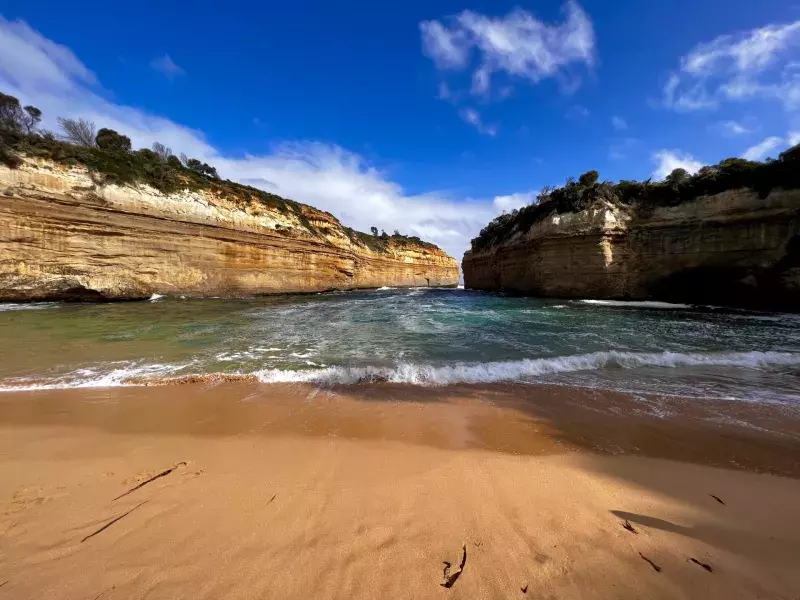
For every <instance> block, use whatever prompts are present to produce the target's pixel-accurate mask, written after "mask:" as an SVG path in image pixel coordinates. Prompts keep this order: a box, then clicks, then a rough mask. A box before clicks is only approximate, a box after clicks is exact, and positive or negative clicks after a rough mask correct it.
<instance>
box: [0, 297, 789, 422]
mask: <svg viewBox="0 0 800 600" xmlns="http://www.w3.org/2000/svg"><path fill="white" fill-rule="evenodd" d="M213 374H224V375H241V376H249V377H250V378H254V379H258V380H260V381H263V382H311V383H315V384H319V385H327V384H358V383H364V382H375V381H389V382H398V383H407V384H413V385H447V384H453V383H495V382H523V383H544V384H554V385H568V386H581V387H592V388H599V389H610V390H621V391H625V392H630V393H633V394H662V395H673V396H688V397H698V398H702V397H709V398H723V399H730V400H738V401H747V402H765V403H780V404H791V405H796V406H800V315H794V314H780V313H756V312H746V311H736V310H727V309H721V308H713V307H694V306H688V305H678V304H667V303H663V302H617V301H594V300H584V301H581V300H572V301H568V300H542V299H534V298H520V297H511V296H505V295H502V294H490V293H480V292H472V291H465V290H462V289H429V288H418V289H389V288H382V289H380V290H374V291H365V292H331V293H322V294H315V295H297V296H275V297H264V298H256V299H246V300H234V299H202V300H201V299H189V298H179V297H154V298H153V299H152V300H151V301H150V302H126V303H114V304H92V305H89V304H84V305H77V304H54V303H53V304H51V303H43V304H0V391H15V390H31V389H56V388H68V387H100V386H120V385H140V384H142V383H156V382H159V381H163V380H165V379H175V378H184V377H187V376H208V375H213Z"/></svg>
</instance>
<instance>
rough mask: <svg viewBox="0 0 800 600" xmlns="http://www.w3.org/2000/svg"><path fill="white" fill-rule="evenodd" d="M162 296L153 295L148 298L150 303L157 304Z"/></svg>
mask: <svg viewBox="0 0 800 600" xmlns="http://www.w3.org/2000/svg"><path fill="white" fill-rule="evenodd" d="M163 297H164V296H163V295H162V294H153V295H152V296H150V302H157V301H159V300H161V299H162V298H163Z"/></svg>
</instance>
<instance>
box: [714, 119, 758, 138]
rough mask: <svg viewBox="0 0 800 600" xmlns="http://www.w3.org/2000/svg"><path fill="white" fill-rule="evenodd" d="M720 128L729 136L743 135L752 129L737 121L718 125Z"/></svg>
mask: <svg viewBox="0 0 800 600" xmlns="http://www.w3.org/2000/svg"><path fill="white" fill-rule="evenodd" d="M720 127H721V128H722V130H723V131H725V132H727V133H728V134H729V135H745V134H748V133H752V132H753V130H752V129H750V128H748V127H746V126H745V125H743V124H742V123H739V122H738V121H725V122H724V123H720Z"/></svg>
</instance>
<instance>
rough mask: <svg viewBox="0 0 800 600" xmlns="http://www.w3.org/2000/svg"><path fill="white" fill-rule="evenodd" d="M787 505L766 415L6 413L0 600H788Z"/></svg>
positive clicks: (581, 405)
mask: <svg viewBox="0 0 800 600" xmlns="http://www.w3.org/2000/svg"><path fill="white" fill-rule="evenodd" d="M720 415H727V416H728V417H730V418H729V419H728V420H727V421H724V420H723V421H720V420H719V419H718V417H719V416H720ZM742 421H746V422H749V423H750V424H749V425H748V426H747V427H745V426H743V425H741V424H739V423H740V422H742ZM798 500H800V418H798V417H797V416H796V415H794V416H792V415H789V416H787V415H786V414H784V413H782V412H781V411H778V410H775V407H769V406H766V407H765V406H764V405H746V404H743V403H724V402H712V401H709V402H702V401H697V400H695V399H690V400H687V399H673V398H657V397H650V398H633V397H630V396H626V395H624V394H618V393H613V392H602V393H600V392H597V391H594V392H589V391H587V390H582V389H580V388H562V387H560V386H551V387H547V386H529V385H512V384H505V385H500V384H495V385H484V386H474V385H473V386H469V385H455V386H445V387H439V388H423V387H419V386H408V385H400V384H360V385H357V386H334V387H332V388H324V389H320V388H317V387H314V386H312V385H307V384H291V385H288V384H258V383H246V382H234V383H230V382H228V383H217V384H210V383H193V384H186V385H180V386H166V387H118V388H89V389H73V390H61V391H38V392H16V393H7V394H2V395H0V556H2V557H3V558H2V560H0V584H3V585H2V587H0V600H2V599H4V598H28V597H47V598H55V599H64V600H67V599H73V598H81V597H87V598H95V597H97V596H98V595H100V597H101V598H103V599H104V600H115V599H117V598H145V597H146V598H149V599H153V598H159V599H167V598H179V597H186V598H189V597H191V598H207V599H209V600H210V599H212V598H223V597H224V598H242V599H244V598H275V599H278V598H281V599H283V598H298V599H299V598H331V599H333V598H337V599H338V598H342V599H344V598H359V599H361V598H363V599H365V600H366V599H373V598H389V597H391V598H408V599H412V598H414V599H419V598H441V597H442V596H443V595H447V596H452V597H453V598H459V599H461V598H463V599H467V598H469V599H474V598H487V599H488V598H501V597H502V598H515V597H519V598H525V597H533V598H552V597H557V598H559V599H574V600H578V599H582V600H583V599H586V598H597V599H598V600H599V599H601V598H609V597H614V598H620V599H624V600H628V599H630V600H633V599H634V598H643V597H647V598H655V599H662V598H663V599H665V600H666V599H667V598H701V597H702V598H720V599H723V598H725V599H727V598H731V597H770V598H787V599H790V598H793V597H794V596H793V594H796V591H797V589H798V588H800V572H798V571H797V569H796V563H797V558H798V555H799V554H800V501H798ZM723 503H724V504H723ZM626 522H627V523H629V524H630V527H631V528H633V529H634V531H635V533H634V532H631V531H630V530H626V528H624V527H623V525H624V524H625V523H626ZM462 547H466V551H465V552H466V554H467V562H466V564H465V566H464V568H463V572H462V573H461V574H460V576H459V577H458V578H457V580H456V581H455V582H454V583H453V585H452V587H451V588H445V587H443V586H442V583H443V582H445V581H446V580H445V579H443V577H442V575H443V565H442V562H443V561H448V562H450V563H451V564H452V565H453V568H452V572H455V571H456V570H457V569H456V566H457V565H458V564H459V562H460V560H461V558H462ZM691 559H695V560H696V561H697V562H692V560H691ZM653 565H655V566H658V568H659V569H660V571H656V570H655V567H654V566H653ZM702 565H708V566H709V567H710V568H711V569H712V571H711V572H708V571H707V570H706V569H705V568H704V567H703V566H702ZM4 582H8V583H5V584H4ZM523 588H527V589H528V590H529V591H528V592H525V593H523V591H522V589H523Z"/></svg>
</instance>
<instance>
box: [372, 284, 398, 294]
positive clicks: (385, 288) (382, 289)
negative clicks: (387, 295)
mask: <svg viewBox="0 0 800 600" xmlns="http://www.w3.org/2000/svg"><path fill="white" fill-rule="evenodd" d="M393 289H394V288H393V287H389V286H388V285H385V286H383V287H379V288H378V289H377V290H375V291H376V292H386V291H388V290H393Z"/></svg>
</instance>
